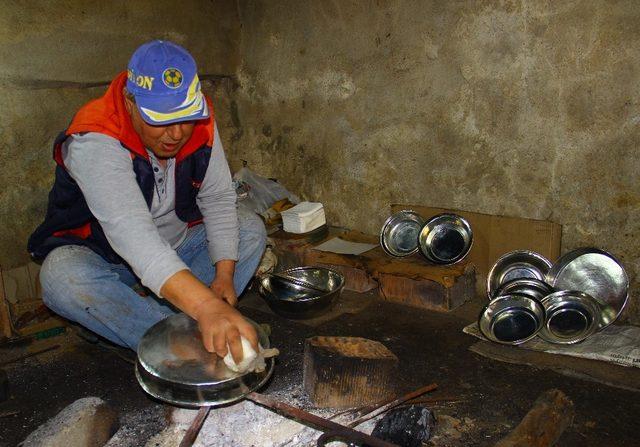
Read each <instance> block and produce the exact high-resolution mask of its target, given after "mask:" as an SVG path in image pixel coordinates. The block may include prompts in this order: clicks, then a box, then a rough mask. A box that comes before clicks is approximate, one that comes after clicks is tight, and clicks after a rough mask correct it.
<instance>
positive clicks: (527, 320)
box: [478, 294, 545, 345]
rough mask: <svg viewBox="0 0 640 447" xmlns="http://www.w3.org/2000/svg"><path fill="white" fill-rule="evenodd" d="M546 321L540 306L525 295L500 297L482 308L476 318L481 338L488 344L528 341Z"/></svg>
mask: <svg viewBox="0 0 640 447" xmlns="http://www.w3.org/2000/svg"><path fill="white" fill-rule="evenodd" d="M544 320H545V313H544V307H543V306H542V304H541V303H540V302H539V301H538V300H536V299H534V298H530V297H528V296H525V295H517V294H511V295H502V296H499V297H496V298H495V299H494V300H493V301H491V302H490V303H489V304H487V305H486V306H485V308H484V309H483V310H482V312H481V313H480V317H479V318H478V326H479V328H480V331H481V332H482V334H483V335H484V336H485V337H487V338H488V339H489V340H491V341H495V342H497V343H502V344H507V345H517V344H520V343H524V342H526V341H528V340H531V339H532V338H533V337H535V336H536V334H537V333H538V331H539V330H540V329H541V328H542V326H543V324H544Z"/></svg>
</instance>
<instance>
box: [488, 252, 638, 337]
mask: <svg viewBox="0 0 640 447" xmlns="http://www.w3.org/2000/svg"><path fill="white" fill-rule="evenodd" d="M628 291H629V280H628V277H627V275H626V273H625V271H624V268H623V267H622V265H621V264H620V263H619V262H618V261H617V260H616V259H615V258H614V257H613V256H611V255H610V254H609V253H606V252H604V251H602V250H599V249H596V248H580V249H577V250H573V251H571V252H569V253H567V254H566V255H564V256H562V257H561V258H560V259H559V260H558V261H557V262H556V263H555V264H552V263H551V262H550V261H549V260H548V259H546V258H544V257H543V256H541V255H540V254H538V253H535V252H532V251H528V250H518V251H513V252H509V253H506V254H505V255H503V256H502V257H500V259H498V260H497V261H496V263H495V264H494V265H493V267H492V268H491V270H490V271H489V275H488V276H487V295H488V298H489V304H487V305H486V306H485V308H484V309H483V310H482V312H481V313H480V317H479V319H478V326H479V328H480V330H481V332H482V333H483V335H484V336H485V337H486V338H488V339H489V340H492V341H495V342H498V343H503V344H512V345H515V344H520V343H524V342H526V341H528V340H531V339H532V338H533V337H535V336H536V335H538V336H540V338H542V339H543V340H545V341H547V342H550V343H559V344H572V343H578V342H581V341H583V340H585V339H586V338H587V337H589V336H591V335H592V334H594V333H595V332H597V331H599V330H601V329H603V328H604V327H606V326H608V325H609V324H611V323H612V322H613V321H614V320H615V319H616V318H617V317H618V316H619V315H620V313H621V312H622V310H623V309H624V306H625V305H626V302H627V300H628Z"/></svg>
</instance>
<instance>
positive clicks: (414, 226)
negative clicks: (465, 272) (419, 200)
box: [380, 210, 473, 265]
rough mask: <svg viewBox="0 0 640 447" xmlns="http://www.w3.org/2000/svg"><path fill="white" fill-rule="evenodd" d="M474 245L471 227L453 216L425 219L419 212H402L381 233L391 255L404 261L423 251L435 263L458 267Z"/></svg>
mask: <svg viewBox="0 0 640 447" xmlns="http://www.w3.org/2000/svg"><path fill="white" fill-rule="evenodd" d="M472 245H473V231H472V230H471V225H469V222H467V220H466V219H464V218H463V217H461V216H459V215H457V214H452V213H445V214H438V215H437V216H433V217H431V218H430V219H428V220H425V219H423V218H422V217H421V216H420V215H419V214H418V213H416V212H415V211H412V210H402V211H399V212H397V213H395V214H393V215H391V216H390V217H389V218H388V219H387V220H386V221H385V223H384V225H383V226H382V230H381V231H380V246H381V247H382V249H383V250H384V251H385V253H387V254H388V255H390V256H394V257H398V258H401V257H406V256H410V255H412V254H414V253H416V252H418V251H420V253H421V254H422V255H423V256H424V257H425V258H426V259H427V260H428V261H430V262H432V263H434V264H442V265H449V264H455V263H456V262H459V261H461V260H462V259H464V258H465V257H466V256H467V254H469V251H470V250H471V246H472Z"/></svg>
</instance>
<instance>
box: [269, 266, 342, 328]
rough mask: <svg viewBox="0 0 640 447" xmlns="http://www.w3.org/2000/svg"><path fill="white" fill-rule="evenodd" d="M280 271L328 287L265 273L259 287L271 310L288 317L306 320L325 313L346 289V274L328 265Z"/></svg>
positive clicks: (282, 273)
mask: <svg viewBox="0 0 640 447" xmlns="http://www.w3.org/2000/svg"><path fill="white" fill-rule="evenodd" d="M280 274H281V275H286V276H289V277H291V278H297V279H300V280H302V281H303V282H304V283H309V284H312V285H314V286H316V287H318V288H320V289H324V290H327V292H326V293H323V292H320V291H318V290H313V289H310V288H308V287H305V286H304V285H301V284H296V283H294V282H291V281H286V280H284V279H282V278H278V277H277V276H270V275H264V276H262V277H261V278H260V281H259V286H258V291H259V292H260V295H262V297H263V298H264V300H265V301H266V302H267V304H268V305H269V307H270V308H271V310H273V311H274V312H275V313H276V314H278V315H281V316H283V317H285V318H291V319H302V320H303V319H307V318H314V317H317V316H319V315H322V314H323V313H325V312H327V311H328V310H329V309H330V308H331V306H332V305H333V304H334V303H335V302H336V301H337V300H338V298H339V297H340V294H341V293H342V289H343V288H344V276H342V275H341V274H340V273H338V272H336V271H334V270H331V269H328V268H326V267H296V268H292V269H288V270H284V271H282V272H280Z"/></svg>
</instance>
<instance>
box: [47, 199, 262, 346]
mask: <svg viewBox="0 0 640 447" xmlns="http://www.w3.org/2000/svg"><path fill="white" fill-rule="evenodd" d="M238 219H239V222H240V244H239V247H238V248H239V253H238V256H239V259H238V262H237V263H236V271H235V276H234V286H235V290H236V293H237V294H238V295H240V293H241V292H242V291H243V290H244V288H245V287H246V286H247V284H248V283H249V281H250V280H251V278H252V277H253V274H254V273H255V271H256V269H257V267H258V264H259V263H260V259H261V257H262V253H263V252H264V248H265V241H266V232H265V229H264V225H263V223H262V221H261V220H260V218H259V217H258V216H257V215H256V214H255V213H252V212H250V211H247V210H245V209H243V208H242V207H239V209H238ZM176 252H177V254H178V256H180V258H181V259H182V260H183V261H184V262H185V264H187V265H188V266H189V268H190V269H191V272H192V273H193V274H194V275H195V276H196V277H197V278H198V279H200V281H202V282H203V283H205V284H207V285H209V284H210V283H211V282H212V281H213V278H214V276H215V267H214V265H213V264H212V262H211V258H210V257H209V252H208V251H207V239H206V234H205V230H204V225H197V226H194V227H192V228H190V229H189V230H188V232H187V236H186V238H185V240H184V241H183V242H182V243H181V244H180V246H179V247H178V248H177V249H176ZM40 282H41V284H42V293H43V295H42V299H43V301H44V303H45V304H46V305H47V307H48V308H49V309H51V310H52V311H54V312H55V313H57V314H58V315H60V316H62V317H64V318H66V319H68V320H71V321H74V322H76V323H79V324H81V325H82V326H84V327H86V328H87V329H90V330H91V331H93V332H95V333H97V334H99V335H101V336H103V337H104V338H106V339H108V340H110V341H112V342H113V343H116V344H118V345H121V346H128V347H129V348H131V349H133V350H136V349H137V347H138V342H139V341H140V339H141V338H142V336H143V335H144V333H145V332H146V331H147V329H149V328H150V327H151V326H153V325H154V324H155V323H157V322H158V321H160V320H163V319H164V318H166V317H168V316H170V315H172V314H174V313H175V312H176V311H177V310H176V309H175V308H172V307H170V306H168V305H167V302H166V301H164V300H162V299H159V298H158V297H156V296H154V295H149V296H140V295H139V294H138V293H137V292H136V291H135V290H134V289H133V288H132V287H133V286H134V285H136V284H138V278H136V276H135V275H134V274H133V272H132V271H131V270H130V268H129V267H127V266H126V265H124V264H111V263H109V262H107V261H105V260H104V259H103V258H102V257H101V256H100V255H98V254H96V253H95V252H94V251H92V250H91V249H89V248H87V247H84V246H80V245H66V246H63V247H58V248H56V249H55V250H53V251H52V252H51V253H49V255H48V256H47V257H46V259H45V261H44V263H43V264H42V269H41V270H40Z"/></svg>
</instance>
